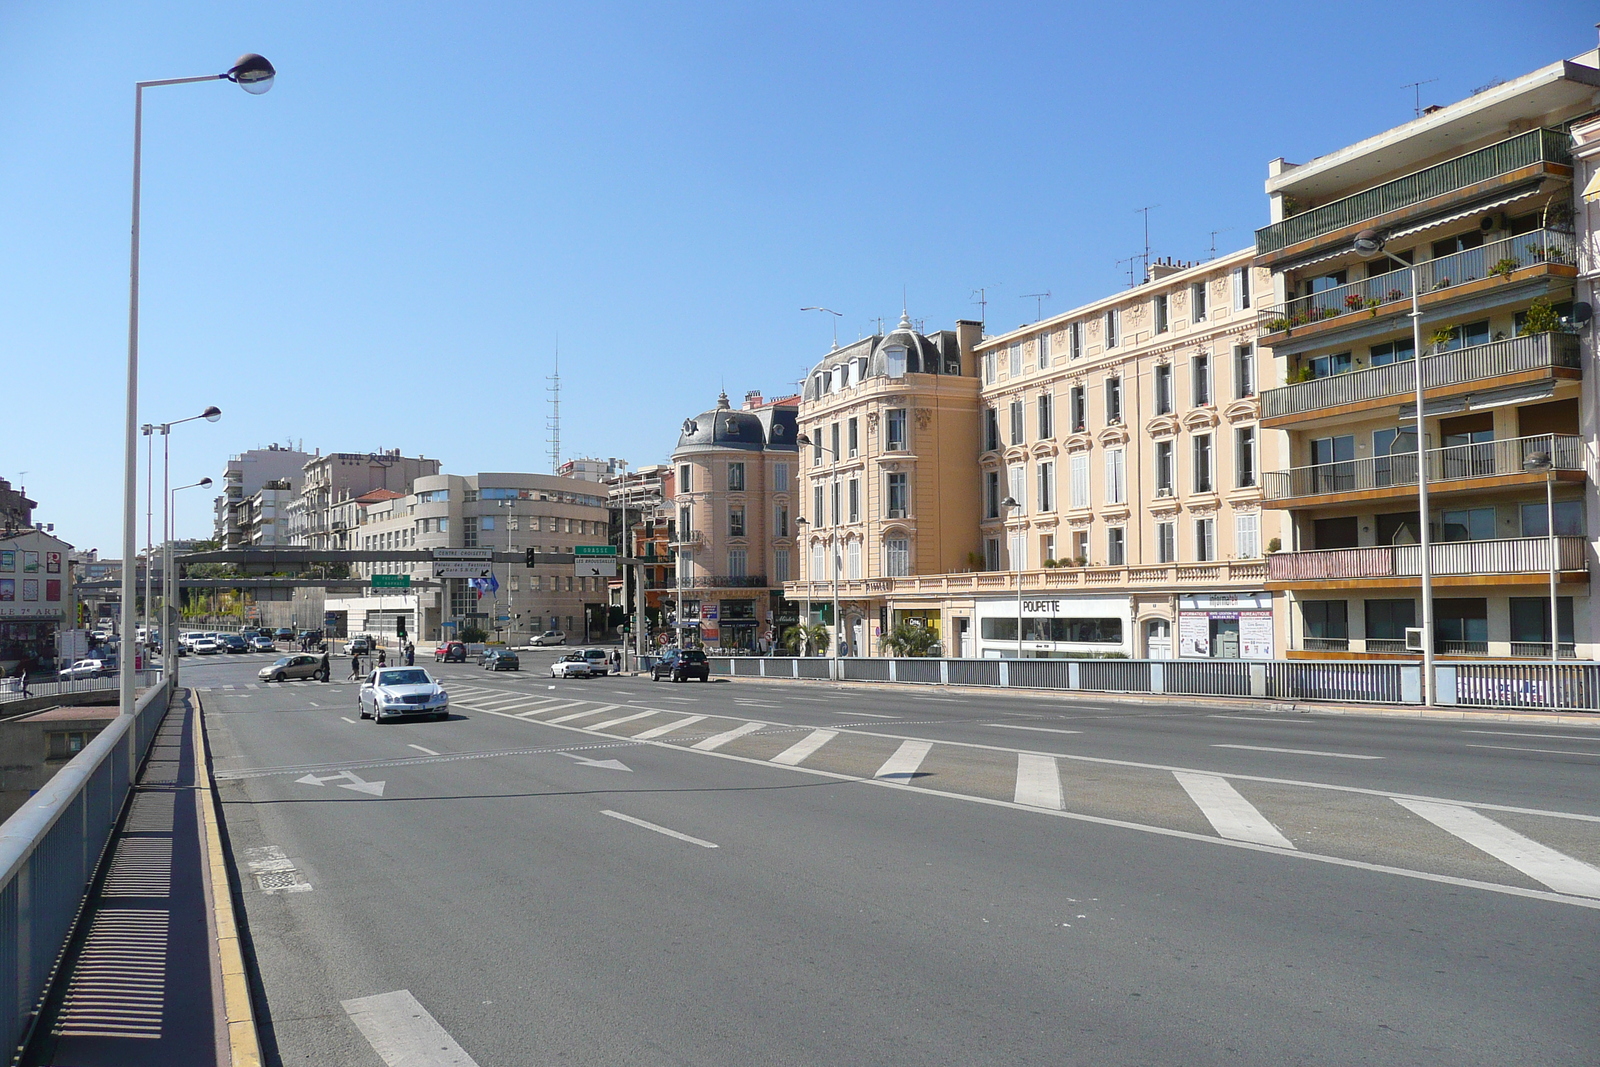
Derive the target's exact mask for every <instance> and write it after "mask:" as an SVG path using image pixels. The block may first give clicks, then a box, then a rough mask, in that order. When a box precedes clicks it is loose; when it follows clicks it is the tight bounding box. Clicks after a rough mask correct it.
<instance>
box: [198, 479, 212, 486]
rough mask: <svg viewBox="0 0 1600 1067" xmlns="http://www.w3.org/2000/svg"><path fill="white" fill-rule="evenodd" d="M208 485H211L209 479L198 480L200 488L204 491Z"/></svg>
mask: <svg viewBox="0 0 1600 1067" xmlns="http://www.w3.org/2000/svg"><path fill="white" fill-rule="evenodd" d="M210 484H211V479H210V478H201V479H200V488H202V489H204V488H205V487H206V486H208V485H210Z"/></svg>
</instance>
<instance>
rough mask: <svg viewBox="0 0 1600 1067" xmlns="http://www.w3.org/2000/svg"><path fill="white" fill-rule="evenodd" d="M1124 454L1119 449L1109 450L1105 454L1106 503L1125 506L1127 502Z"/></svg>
mask: <svg viewBox="0 0 1600 1067" xmlns="http://www.w3.org/2000/svg"><path fill="white" fill-rule="evenodd" d="M1125 457H1126V453H1125V452H1124V451H1123V450H1122V449H1120V448H1113V449H1109V450H1107V452H1106V503H1107V504H1125V503H1127V502H1128V485H1127V479H1126V467H1125V466H1124V460H1125Z"/></svg>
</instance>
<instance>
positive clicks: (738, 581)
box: [683, 574, 767, 589]
mask: <svg viewBox="0 0 1600 1067" xmlns="http://www.w3.org/2000/svg"><path fill="white" fill-rule="evenodd" d="M766 587H767V576H766V575H765V574H697V575H695V576H694V577H693V578H685V579H684V580H683V588H685V589H765V588H766Z"/></svg>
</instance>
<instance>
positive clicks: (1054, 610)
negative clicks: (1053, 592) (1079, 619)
mask: <svg viewBox="0 0 1600 1067" xmlns="http://www.w3.org/2000/svg"><path fill="white" fill-rule="evenodd" d="M1065 605H1066V601H1064V600H1062V599H1061V598H1060V597H1048V598H1045V599H1043V600H1029V599H1028V598H1027V597H1023V598H1022V617H1023V618H1025V619H1053V618H1056V617H1057V616H1060V615H1066V614H1069V612H1068V611H1067V609H1066V607H1065Z"/></svg>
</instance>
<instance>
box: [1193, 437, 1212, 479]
mask: <svg viewBox="0 0 1600 1067" xmlns="http://www.w3.org/2000/svg"><path fill="white" fill-rule="evenodd" d="M1214 487H1215V486H1214V483H1213V479H1212V477H1211V435H1210V434H1208V433H1201V434H1195V437H1194V491H1195V492H1197V493H1209V492H1211V491H1212V489H1213V488H1214Z"/></svg>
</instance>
